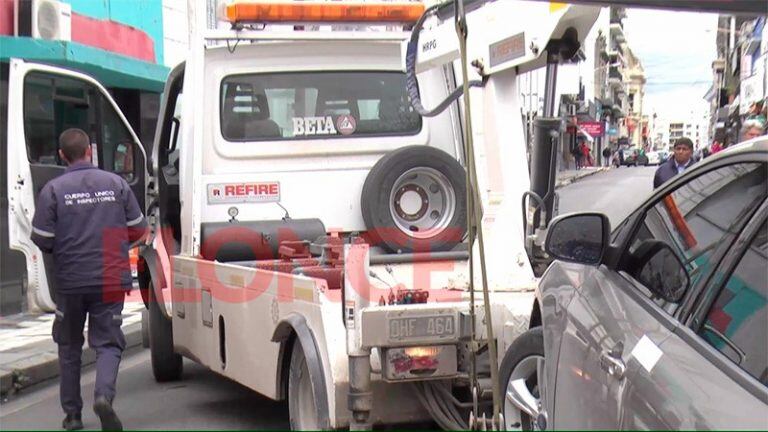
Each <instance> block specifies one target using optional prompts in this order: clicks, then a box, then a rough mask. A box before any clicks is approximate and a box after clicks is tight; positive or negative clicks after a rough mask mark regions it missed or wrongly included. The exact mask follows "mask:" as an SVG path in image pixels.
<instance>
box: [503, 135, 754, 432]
mask: <svg viewBox="0 0 768 432" xmlns="http://www.w3.org/2000/svg"><path fill="white" fill-rule="evenodd" d="M767 224H768V137H761V138H756V139H754V140H752V141H748V142H746V143H744V144H741V145H739V146H735V147H734V148H730V149H727V150H724V151H722V152H720V153H718V154H716V155H713V156H712V157H709V158H707V159H706V160H705V161H703V162H701V163H699V164H696V165H695V166H694V167H692V168H691V169H689V170H686V171H685V172H684V173H683V174H682V175H680V176H677V177H676V178H675V179H673V180H671V181H669V182H667V183H666V184H665V185H663V186H662V187H661V188H659V189H657V190H656V191H655V192H654V194H653V195H652V196H651V197H650V198H649V199H648V200H647V201H646V202H645V203H643V204H642V205H641V206H640V207H639V208H638V209H636V210H635V211H634V212H633V213H632V214H631V215H630V216H629V217H627V218H626V219H625V220H624V221H623V222H622V223H621V224H620V225H619V226H618V228H616V229H615V230H614V231H613V232H612V233H610V223H609V221H608V218H607V217H606V216H605V215H603V214H600V213H578V214H570V215H564V216H561V217H559V218H557V219H555V220H553V221H552V223H551V224H550V225H549V228H548V233H547V239H546V242H545V248H546V251H547V253H548V254H549V255H550V256H552V257H554V259H555V261H554V262H553V263H552V264H551V265H550V267H549V268H548V269H547V271H546V272H545V273H544V275H543V277H542V279H541V281H540V284H539V286H538V289H537V291H536V298H537V300H536V302H537V303H536V307H538V308H539V309H537V310H535V312H537V313H538V314H537V313H535V314H534V316H539V317H541V318H540V320H538V321H533V322H532V324H531V328H530V330H528V332H526V333H524V334H523V335H522V336H520V337H519V338H518V339H516V340H515V341H514V342H513V343H512V345H511V346H510V347H509V348H508V349H507V351H506V355H505V357H504V360H503V362H502V365H501V373H500V379H501V385H502V387H503V388H504V389H505V393H506V395H507V398H506V400H505V404H504V417H505V420H506V422H507V424H515V423H517V424H520V426H522V429H529V428H530V427H531V426H534V427H537V428H538V429H540V430H544V429H547V430H557V429H614V430H619V429H628V430H632V429H651V430H653V429H697V430H702V429H761V430H768V415H766V413H768V338H766V328H768V276H767V275H766V271H765V269H766V268H768V225H767ZM584 395H599V396H597V397H585V396H584ZM585 413H587V414H585Z"/></svg>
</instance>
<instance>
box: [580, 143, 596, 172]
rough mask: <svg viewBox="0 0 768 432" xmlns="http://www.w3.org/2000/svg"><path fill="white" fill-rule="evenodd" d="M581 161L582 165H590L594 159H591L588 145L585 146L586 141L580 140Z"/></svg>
mask: <svg viewBox="0 0 768 432" xmlns="http://www.w3.org/2000/svg"><path fill="white" fill-rule="evenodd" d="M580 149H581V161H582V166H592V165H594V161H593V160H592V155H591V153H590V152H591V151H592V150H590V148H589V146H587V143H585V142H584V141H582V142H581V147H580Z"/></svg>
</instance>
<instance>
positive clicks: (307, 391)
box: [296, 360, 320, 430]
mask: <svg viewBox="0 0 768 432" xmlns="http://www.w3.org/2000/svg"><path fill="white" fill-rule="evenodd" d="M298 387H299V388H298V392H297V393H298V394H297V395H296V398H297V400H296V407H297V408H298V410H299V412H298V415H297V416H296V417H297V419H298V422H297V423H298V424H299V429H300V430H319V429H320V424H319V422H318V419H317V405H316V404H315V398H314V394H313V393H312V382H311V381H310V379H309V370H307V363H306V360H304V364H303V365H302V367H301V378H300V379H299V386H298Z"/></svg>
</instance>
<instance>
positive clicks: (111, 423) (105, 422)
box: [93, 396, 123, 431]
mask: <svg viewBox="0 0 768 432" xmlns="http://www.w3.org/2000/svg"><path fill="white" fill-rule="evenodd" d="M93 411H94V412H95V413H96V415H97V416H99V419H100V420H101V430H105V431H121V430H123V424H122V423H121V422H120V419H119V418H118V417H117V414H115V410H113V409H112V402H110V400H109V399H107V398H106V397H104V396H97V397H96V401H95V402H94V403H93Z"/></svg>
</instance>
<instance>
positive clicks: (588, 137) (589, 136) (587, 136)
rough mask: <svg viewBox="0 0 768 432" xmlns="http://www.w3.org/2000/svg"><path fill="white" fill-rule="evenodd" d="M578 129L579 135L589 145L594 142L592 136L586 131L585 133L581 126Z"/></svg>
mask: <svg viewBox="0 0 768 432" xmlns="http://www.w3.org/2000/svg"><path fill="white" fill-rule="evenodd" d="M578 129H579V135H582V136H583V137H584V138H586V139H587V141H589V142H590V143H592V142H595V139H594V138H592V135H590V134H588V133H587V131H585V130H584V129H583V128H582V127H581V126H578Z"/></svg>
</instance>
